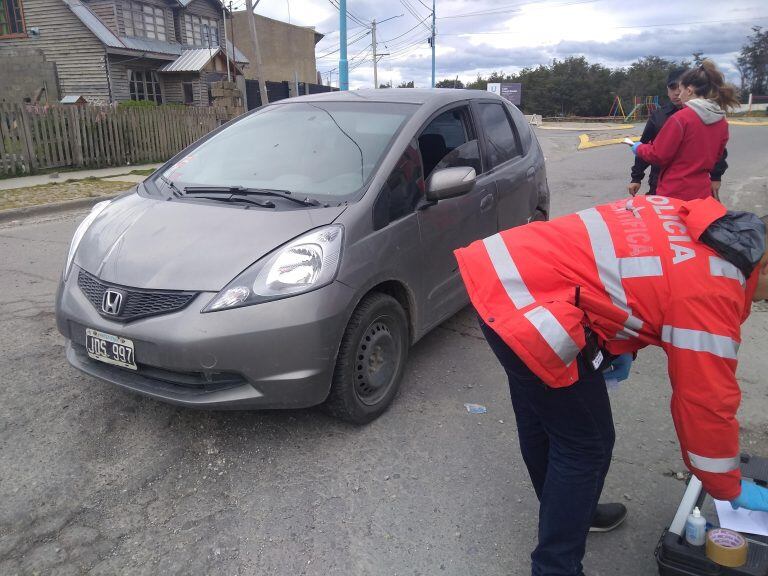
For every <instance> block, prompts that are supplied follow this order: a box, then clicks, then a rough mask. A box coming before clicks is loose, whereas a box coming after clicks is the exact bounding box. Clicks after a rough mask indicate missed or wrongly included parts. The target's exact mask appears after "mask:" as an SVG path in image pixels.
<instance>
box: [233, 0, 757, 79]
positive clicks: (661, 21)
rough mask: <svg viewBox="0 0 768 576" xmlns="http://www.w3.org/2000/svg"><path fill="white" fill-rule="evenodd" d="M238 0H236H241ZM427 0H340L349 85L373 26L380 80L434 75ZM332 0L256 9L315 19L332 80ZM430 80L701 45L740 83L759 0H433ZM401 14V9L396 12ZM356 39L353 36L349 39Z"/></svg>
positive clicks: (363, 64) (624, 60)
mask: <svg viewBox="0 0 768 576" xmlns="http://www.w3.org/2000/svg"><path fill="white" fill-rule="evenodd" d="M242 1H243V0H241V3H242ZM431 1H432V0H386V1H382V0H347V10H348V12H349V13H350V19H349V20H348V24H347V26H348V38H349V42H350V46H349V49H348V50H349V52H348V58H349V60H350V73H349V76H350V87H351V88H367V87H371V86H373V66H372V57H371V35H370V30H369V28H367V27H363V26H361V25H360V23H359V22H358V21H356V20H359V21H360V22H364V23H370V21H371V20H372V19H374V18H375V19H376V20H377V21H379V22H381V21H383V20H385V19H387V18H391V17H393V16H396V18H392V19H391V20H387V21H386V22H382V23H381V24H379V25H378V26H377V50H378V53H380V54H381V53H388V54H389V55H388V56H384V57H382V58H381V59H380V61H379V67H378V70H379V72H378V73H379V83H385V82H388V81H390V80H391V81H392V83H393V84H395V85H397V84H398V83H399V82H401V81H409V80H413V81H414V82H415V84H416V86H417V87H427V86H429V83H430V75H431V65H432V64H431V51H430V48H429V45H428V44H427V38H428V37H429V35H430V32H429V30H428V27H429V24H430V13H431ZM335 2H336V0H260V2H259V3H258V5H257V7H256V13H258V14H263V15H265V16H269V17H271V18H276V19H278V20H284V21H289V20H290V22H291V23H293V24H297V25H301V26H313V27H315V29H316V30H317V31H319V32H322V33H323V34H325V35H326V36H325V38H324V39H323V40H322V41H321V42H320V43H319V44H318V45H317V51H316V54H317V56H318V61H317V67H318V70H319V71H320V72H321V73H323V74H324V82H326V81H327V79H328V78H329V76H330V77H331V78H332V80H333V83H334V85H337V84H338V57H339V53H338V48H339V33H338V31H339V12H338V9H337V8H336V7H335V6H334V3H335ZM436 3H437V9H436V13H437V42H436V47H437V56H436V61H437V79H438V80H440V79H443V78H455V77H456V76H458V77H459V78H460V79H461V80H463V81H468V80H473V79H474V78H476V77H477V75H478V74H483V75H486V74H488V73H490V72H491V71H494V70H497V71H500V70H503V71H504V72H516V71H518V70H520V69H521V68H524V67H530V66H537V65H539V64H549V63H550V62H551V61H552V59H553V58H558V59H562V58H565V57H568V56H574V55H583V56H585V57H586V58H587V60H588V61H589V62H590V63H601V64H604V65H606V66H609V67H611V68H615V67H620V66H626V65H628V64H629V63H631V62H633V61H634V60H637V59H638V58H640V57H643V56H648V55H656V56H662V57H665V58H669V59H675V60H681V59H683V58H688V59H690V58H691V54H693V53H694V52H704V54H705V55H706V56H708V57H710V58H712V59H713V60H714V61H715V62H716V63H717V64H718V66H719V67H720V68H721V69H722V70H723V71H724V72H725V73H726V74H727V76H728V77H729V79H730V80H731V81H734V82H737V81H738V76H737V74H736V72H735V68H734V61H735V59H736V57H737V55H738V52H739V50H740V49H741V46H742V45H743V44H744V42H745V40H746V38H747V36H749V35H750V34H751V28H752V26H755V25H760V26H763V27H768V3H766V2H765V0H720V1H717V2H716V1H712V0H672V1H669V0H643V1H635V2H632V1H627V0H539V1H528V2H524V1H521V0H518V1H514V0H511V1H507V0H436ZM401 15H402V16H401ZM353 41H354V43H353Z"/></svg>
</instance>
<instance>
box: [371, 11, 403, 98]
mask: <svg viewBox="0 0 768 576" xmlns="http://www.w3.org/2000/svg"><path fill="white" fill-rule="evenodd" d="M402 16H403V15H402V14H398V15H397V16H390V17H389V18H385V19H384V20H382V21H381V22H379V24H383V23H384V22H388V21H389V20H394V19H395V18H401V17H402ZM371 46H373V88H374V89H376V90H378V88H379V57H380V56H389V52H387V53H385V54H379V53H377V52H376V48H377V46H376V20H373V21H372V22H371Z"/></svg>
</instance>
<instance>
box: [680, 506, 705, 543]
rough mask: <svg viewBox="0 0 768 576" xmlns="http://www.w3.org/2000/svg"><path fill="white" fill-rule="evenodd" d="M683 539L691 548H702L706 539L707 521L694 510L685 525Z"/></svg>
mask: <svg viewBox="0 0 768 576" xmlns="http://www.w3.org/2000/svg"><path fill="white" fill-rule="evenodd" d="M685 539H686V541H687V542H688V544H690V545H691V546H704V543H705V542H706V539H707V519H706V518H704V516H702V515H701V511H700V510H699V509H698V508H694V509H693V512H692V513H691V515H690V516H688V520H687V521H686V523H685Z"/></svg>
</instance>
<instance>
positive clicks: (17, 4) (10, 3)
mask: <svg viewBox="0 0 768 576" xmlns="http://www.w3.org/2000/svg"><path fill="white" fill-rule="evenodd" d="M25 32H26V30H25V28H24V11H23V10H22V7H21V0H0V37H2V36H14V35H16V34H24V33H25Z"/></svg>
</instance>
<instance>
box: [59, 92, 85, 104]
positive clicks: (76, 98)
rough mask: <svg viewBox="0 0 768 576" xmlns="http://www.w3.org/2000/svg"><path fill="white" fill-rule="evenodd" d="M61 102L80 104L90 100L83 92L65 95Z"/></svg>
mask: <svg viewBox="0 0 768 576" xmlns="http://www.w3.org/2000/svg"><path fill="white" fill-rule="evenodd" d="M60 102H61V103H62V104H80V103H82V102H88V101H87V100H86V99H85V97H84V96H82V95H81V94H70V95H68V96H64V98H62V99H61V100H60Z"/></svg>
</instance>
